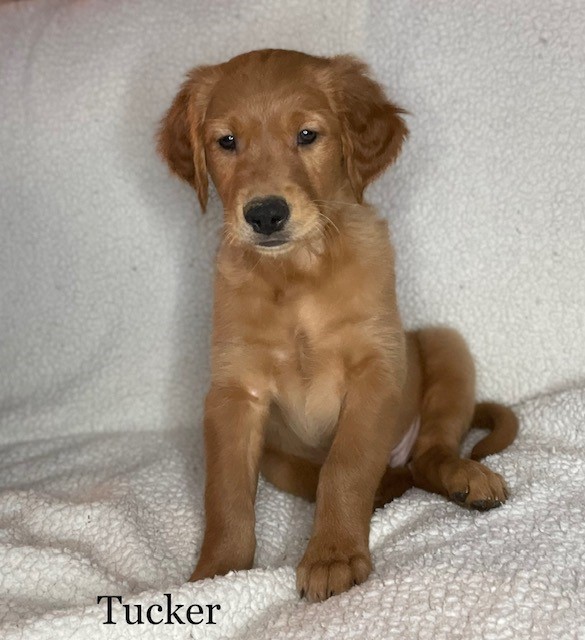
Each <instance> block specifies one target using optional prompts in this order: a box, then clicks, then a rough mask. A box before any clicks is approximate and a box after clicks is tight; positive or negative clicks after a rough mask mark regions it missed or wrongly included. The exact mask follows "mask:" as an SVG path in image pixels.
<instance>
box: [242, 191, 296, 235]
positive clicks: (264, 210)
mask: <svg viewBox="0 0 585 640" xmlns="http://www.w3.org/2000/svg"><path fill="white" fill-rule="evenodd" d="M289 216H290V211H289V208H288V204H287V203H286V200H285V199H284V198H279V197H278V196H268V197H267V198H254V199H253V200H250V202H248V204H246V206H245V207H244V218H245V219H246V222H247V223H248V224H249V225H250V226H251V227H252V229H254V231H255V232H256V233H261V234H263V235H265V236H269V235H270V234H272V233H274V232H275V231H280V230H281V229H282V228H284V225H285V224H286V221H287V220H288V217H289Z"/></svg>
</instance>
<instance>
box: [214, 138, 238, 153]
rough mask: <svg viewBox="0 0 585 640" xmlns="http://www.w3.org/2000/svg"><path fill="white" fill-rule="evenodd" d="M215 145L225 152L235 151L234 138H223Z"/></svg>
mask: <svg viewBox="0 0 585 640" xmlns="http://www.w3.org/2000/svg"><path fill="white" fill-rule="evenodd" d="M217 144H218V145H219V146H220V147H221V148H222V149H225V150H226V151H235V150H236V137H235V136H232V135H231V134H230V135H229V136H223V137H222V138H220V139H219V140H218V141H217Z"/></svg>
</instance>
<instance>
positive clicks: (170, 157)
mask: <svg viewBox="0 0 585 640" xmlns="http://www.w3.org/2000/svg"><path fill="white" fill-rule="evenodd" d="M218 77H219V73H218V68H217V67H198V68H196V69H193V70H192V71H190V72H189V74H188V75H187V79H186V80H185V82H183V84H182V85H181V88H180V90H179V93H177V95H176V96H175V99H174V100H173V104H172V105H171V107H170V109H169V110H168V111H167V113H166V114H165V116H164V118H163V119H162V120H161V123H160V128H159V131H158V136H157V140H158V144H157V149H158V152H159V153H160V155H161V156H162V157H163V158H164V159H165V160H166V161H167V163H168V165H169V167H170V168H171V171H173V173H176V174H177V175H178V176H179V177H180V178H182V179H183V180H185V181H186V182H188V183H189V184H190V185H191V186H192V187H194V188H195V190H196V191H197V197H198V198H199V204H200V205H201V210H202V211H203V212H205V208H206V206H207V192H208V180H207V164H206V161H205V146H204V141H203V123H204V121H205V113H206V111H207V105H208V103H209V98H210V96H211V91H212V89H213V87H214V86H215V83H216V82H217V78H218Z"/></svg>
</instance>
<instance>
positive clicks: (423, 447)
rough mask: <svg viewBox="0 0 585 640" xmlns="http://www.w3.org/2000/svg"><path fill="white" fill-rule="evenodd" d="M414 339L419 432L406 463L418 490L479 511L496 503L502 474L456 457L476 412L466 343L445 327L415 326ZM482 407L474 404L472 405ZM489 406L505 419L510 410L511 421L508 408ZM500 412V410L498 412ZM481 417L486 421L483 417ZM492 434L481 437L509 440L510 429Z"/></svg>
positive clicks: (502, 491) (502, 494) (503, 492)
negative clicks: (417, 364) (419, 378)
mask: <svg viewBox="0 0 585 640" xmlns="http://www.w3.org/2000/svg"><path fill="white" fill-rule="evenodd" d="M416 338H417V340H418V345H419V349H420V361H421V367H422V385H423V390H422V404H421V431H420V434H419V437H418V440H417V442H416V444H415V447H414V451H413V458H412V463H411V470H412V474H413V478H414V483H415V485H416V486H418V487H420V488H421V489H426V490H427V491H432V492H434V493H439V494H441V495H444V496H447V497H448V498H450V499H451V500H454V501H455V502H457V503H458V504H460V505H462V506H466V507H471V508H474V509H479V510H487V509H492V508H493V507H498V506H500V505H501V504H502V503H503V502H505V500H506V498H507V496H508V492H507V489H506V485H505V483H504V480H503V478H502V477H501V476H500V475H499V474H497V473H494V472H493V471H491V470H490V469H488V468H487V467H486V466H484V465H483V464H481V463H480V462H477V461H476V460H468V459H463V458H461V457H460V448H461V442H462V440H463V438H464V436H465V434H466V433H467V431H468V430H469V427H470V425H471V424H472V421H473V418H474V413H475V411H476V408H475V370H474V365H473V360H472V357H471V354H470V353H469V350H468V348H467V345H466V344H465V341H464V340H463V338H462V337H461V336H460V335H459V334H458V333H457V332H456V331H454V330H452V329H445V328H430V329H424V330H421V331H418V332H417V334H416ZM485 406H486V405H478V409H479V408H480V407H484V408H485ZM490 406H492V407H493V406H497V407H499V408H500V409H501V410H502V411H503V412H504V414H505V415H506V416H507V418H510V415H511V416H512V422H509V423H508V424H509V426H514V424H515V423H514V421H515V416H514V415H513V414H512V413H511V411H510V410H509V409H506V408H505V407H500V406H499V405H490ZM478 413H479V414H480V415H479V417H485V416H484V414H485V413H486V411H484V410H483V409H482V410H481V411H479V412H478ZM504 414H502V413H501V412H500V414H499V417H501V416H502V415H504ZM496 417H498V416H496ZM482 422H483V423H487V421H486V420H482ZM512 423H514V424H512ZM482 426H483V425H482ZM495 431H496V430H494V432H495ZM498 433H499V434H500V437H495V438H494V435H491V436H488V438H486V439H485V440H484V441H483V442H486V441H488V440H489V439H490V437H491V439H492V441H495V442H498V443H500V444H501V443H504V442H506V443H507V444H509V442H511V441H512V440H513V439H514V435H515V430H514V432H513V433H511V434H508V435H511V439H510V437H507V438H506V437H503V438H502V437H501V433H502V430H501V429H500V430H498ZM495 442H494V444H495ZM504 446H505V445H504ZM501 448H503V447H501ZM476 449H477V447H476ZM483 449H486V450H485V451H483ZM483 449H482V448H481V447H479V451H478V453H483V455H485V454H486V453H487V452H495V450H497V448H494V449H492V451H487V449H489V447H487V448H486V447H484V448H483ZM474 457H475V458H476V459H477V457H480V456H474Z"/></svg>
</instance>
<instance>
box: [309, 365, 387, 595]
mask: <svg viewBox="0 0 585 640" xmlns="http://www.w3.org/2000/svg"><path fill="white" fill-rule="evenodd" d="M348 384H349V389H348V392H347V395H346V397H345V402H344V406H343V409H342V413H341V415H340V419H339V422H338V427H337V433H336V435H335V438H334V440H333V444H332V446H331V449H330V451H329V455H328V456H327V459H326V461H325V463H324V464H323V467H322V469H321V474H320V476H319V486H318V489H317V506H316V511H315V522H314V526H313V534H312V536H311V539H310V541H309V544H308V546H307V550H306V551H305V555H304V556H303V559H302V560H301V563H300V564H299V566H298V569H297V588H298V590H299V592H300V593H301V597H302V596H303V595H306V597H307V599H308V600H310V601H313V602H315V601H321V600H325V599H326V598H328V597H330V596H332V595H335V594H338V593H341V592H343V591H347V590H348V589H349V588H350V587H351V586H352V585H354V584H359V583H361V582H363V581H364V580H365V579H366V578H367V577H368V575H369V574H370V571H371V570H372V563H371V560H370V551H369V544H368V543H369V532H370V519H371V516H372V507H373V502H374V496H375V492H376V489H377V487H378V483H379V482H380V478H381V477H382V474H383V473H384V469H385V468H386V465H387V462H388V455H389V452H390V449H391V447H392V445H393V444H394V439H395V434H396V429H395V423H396V416H397V409H398V402H399V397H400V385H397V380H396V379H394V380H393V379H392V378H391V376H390V375H389V373H388V367H387V365H386V366H385V364H384V363H381V362H379V361H376V360H375V361H373V362H371V363H368V364H367V365H365V367H364V369H363V370H362V371H361V372H360V373H359V375H357V376H354V377H353V378H352V379H351V380H350V381H349V382H348Z"/></svg>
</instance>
